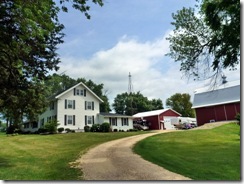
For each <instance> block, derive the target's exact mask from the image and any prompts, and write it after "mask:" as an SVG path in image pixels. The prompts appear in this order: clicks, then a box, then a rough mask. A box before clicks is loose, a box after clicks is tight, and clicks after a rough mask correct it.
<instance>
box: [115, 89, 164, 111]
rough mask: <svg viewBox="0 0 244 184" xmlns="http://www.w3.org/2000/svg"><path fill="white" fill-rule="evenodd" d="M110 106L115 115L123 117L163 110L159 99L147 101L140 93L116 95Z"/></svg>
mask: <svg viewBox="0 0 244 184" xmlns="http://www.w3.org/2000/svg"><path fill="white" fill-rule="evenodd" d="M112 106H113V108H114V110H115V112H116V113H118V114H125V115H134V114H136V113H138V112H145V111H151V110H157V109H163V103H162V101H161V100H160V99H152V100H148V98H147V97H145V96H143V95H142V94H141V93H140V92H137V93H130V94H129V93H127V92H126V93H122V94H118V95H117V96H116V97H115V99H114V103H113V105H112Z"/></svg>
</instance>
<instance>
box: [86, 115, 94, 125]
mask: <svg viewBox="0 0 244 184" xmlns="http://www.w3.org/2000/svg"><path fill="white" fill-rule="evenodd" d="M92 121H93V118H92V116H87V125H92Z"/></svg>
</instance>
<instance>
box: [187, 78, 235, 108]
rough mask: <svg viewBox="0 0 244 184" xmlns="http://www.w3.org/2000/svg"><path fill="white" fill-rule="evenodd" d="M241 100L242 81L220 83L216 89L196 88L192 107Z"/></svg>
mask: <svg viewBox="0 0 244 184" xmlns="http://www.w3.org/2000/svg"><path fill="white" fill-rule="evenodd" d="M235 102H240V82H239V83H238V82H236V81H235V82H234V83H230V84H228V85H227V84H226V85H225V84H224V85H220V86H219V87H217V88H216V89H214V90H204V89H203V88H202V89H199V90H196V92H195V94H194V99H193V106H192V108H194V109H195V108H200V107H207V106H214V105H221V104H228V103H235Z"/></svg>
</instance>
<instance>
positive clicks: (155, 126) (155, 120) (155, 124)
mask: <svg viewBox="0 0 244 184" xmlns="http://www.w3.org/2000/svg"><path fill="white" fill-rule="evenodd" d="M164 116H175V117H178V116H180V115H179V114H177V113H175V112H174V111H172V110H170V109H169V110H167V111H165V112H163V113H162V114H160V115H154V116H148V117H143V119H145V120H147V121H148V122H150V126H149V129H150V130H160V129H164V125H163V124H162V123H160V121H163V120H164ZM161 126H163V127H161Z"/></svg>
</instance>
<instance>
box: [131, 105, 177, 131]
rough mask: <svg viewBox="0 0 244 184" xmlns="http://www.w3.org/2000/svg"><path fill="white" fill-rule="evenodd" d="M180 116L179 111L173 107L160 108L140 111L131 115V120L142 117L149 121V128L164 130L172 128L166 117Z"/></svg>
mask: <svg viewBox="0 0 244 184" xmlns="http://www.w3.org/2000/svg"><path fill="white" fill-rule="evenodd" d="M179 116H181V114H180V113H178V112H176V111H174V110H173V109H160V110H154V111H147V112H141V113H137V114H135V115H133V116H132V117H133V121H136V120H139V119H143V120H146V121H147V122H149V124H148V125H149V129H150V130H161V129H163V130H166V129H172V128H173V127H171V125H168V124H167V122H170V121H167V120H168V119H170V118H172V117H179Z"/></svg>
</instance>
